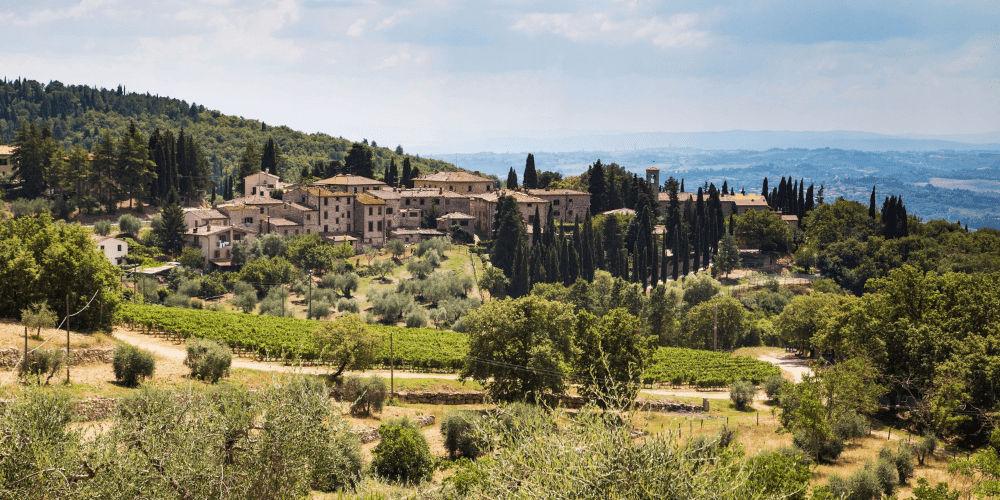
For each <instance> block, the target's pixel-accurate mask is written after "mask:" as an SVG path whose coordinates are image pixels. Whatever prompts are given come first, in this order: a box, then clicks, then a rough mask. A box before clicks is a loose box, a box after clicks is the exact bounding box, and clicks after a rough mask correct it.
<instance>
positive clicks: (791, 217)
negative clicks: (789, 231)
mask: <svg viewBox="0 0 1000 500" xmlns="http://www.w3.org/2000/svg"><path fill="white" fill-rule="evenodd" d="M781 220H783V221H790V220H793V221H795V222H798V221H799V216H798V215H782V216H781Z"/></svg>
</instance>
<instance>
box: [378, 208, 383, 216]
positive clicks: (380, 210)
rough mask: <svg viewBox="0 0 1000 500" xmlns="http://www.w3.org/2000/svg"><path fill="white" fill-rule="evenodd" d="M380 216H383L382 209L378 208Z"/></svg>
mask: <svg viewBox="0 0 1000 500" xmlns="http://www.w3.org/2000/svg"><path fill="white" fill-rule="evenodd" d="M378 214H379V215H382V207H378Z"/></svg>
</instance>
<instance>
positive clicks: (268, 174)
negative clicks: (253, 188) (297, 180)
mask: <svg viewBox="0 0 1000 500" xmlns="http://www.w3.org/2000/svg"><path fill="white" fill-rule="evenodd" d="M262 174H263V175H264V176H266V177H268V178H271V177H273V178H274V179H280V178H281V177H278V176H277V175H274V174H272V173H270V172H265V171H263V170H261V171H260V172H257V173H253V174H250V175H248V176H246V177H244V179H249V178H251V177H254V176H257V175H262Z"/></svg>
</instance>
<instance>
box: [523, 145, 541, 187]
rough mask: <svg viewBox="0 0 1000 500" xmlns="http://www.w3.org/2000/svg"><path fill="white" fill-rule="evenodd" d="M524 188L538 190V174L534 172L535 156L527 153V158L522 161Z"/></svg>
mask: <svg viewBox="0 0 1000 500" xmlns="http://www.w3.org/2000/svg"><path fill="white" fill-rule="evenodd" d="M523 182H524V188H525V189H536V188H538V172H536V171H535V155H533V154H531V153H528V158H527V159H526V160H524V180H523Z"/></svg>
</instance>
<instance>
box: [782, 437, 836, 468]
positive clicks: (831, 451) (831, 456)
mask: <svg viewBox="0 0 1000 500" xmlns="http://www.w3.org/2000/svg"><path fill="white" fill-rule="evenodd" d="M792 443H793V444H794V445H795V446H796V447H798V448H799V449H802V450H811V449H812V442H811V441H810V439H809V436H808V435H807V434H805V433H801V432H800V433H798V434H795V435H794V436H792ZM843 452H844V440H842V439H838V438H837V437H835V436H834V437H829V438H827V439H824V440H822V441H820V443H819V460H820V461H821V462H829V461H832V460H836V459H837V457H839V456H840V454H841V453H843Z"/></svg>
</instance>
